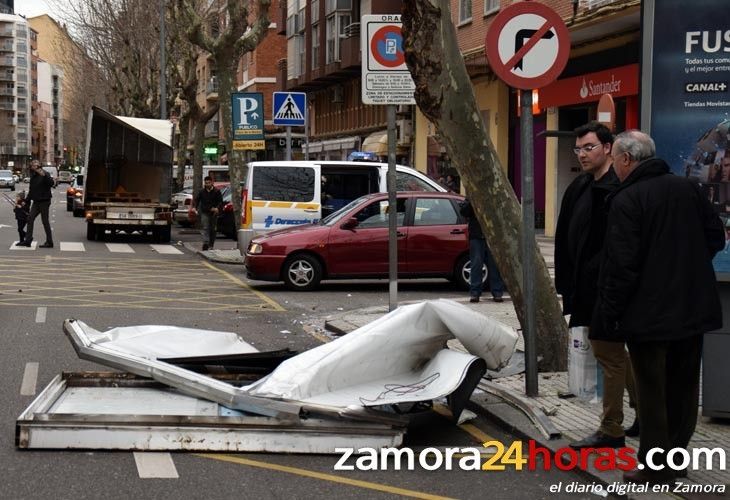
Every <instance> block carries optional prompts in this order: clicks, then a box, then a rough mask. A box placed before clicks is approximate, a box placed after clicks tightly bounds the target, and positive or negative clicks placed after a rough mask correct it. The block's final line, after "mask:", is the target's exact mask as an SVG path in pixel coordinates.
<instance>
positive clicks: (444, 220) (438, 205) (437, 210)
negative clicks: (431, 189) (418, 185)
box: [413, 198, 459, 226]
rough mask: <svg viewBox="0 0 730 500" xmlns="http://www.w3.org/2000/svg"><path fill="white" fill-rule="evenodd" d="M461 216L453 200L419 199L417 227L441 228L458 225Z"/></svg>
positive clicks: (414, 222)
mask: <svg viewBox="0 0 730 500" xmlns="http://www.w3.org/2000/svg"><path fill="white" fill-rule="evenodd" d="M458 220H459V216H458V215H457V214H456V210H454V205H452V204H451V200H449V199H444V198H419V199H418V200H416V214H415V217H414V220H413V225H415V226H439V225H446V224H456V223H457V222H458Z"/></svg>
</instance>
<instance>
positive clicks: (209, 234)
mask: <svg viewBox="0 0 730 500" xmlns="http://www.w3.org/2000/svg"><path fill="white" fill-rule="evenodd" d="M217 224H218V215H217V214H211V213H210V212H208V213H203V212H200V225H201V231H200V232H201V235H202V236H203V243H204V244H206V245H209V246H211V247H212V246H213V245H214V244H215V233H216V229H217V228H216V225H217Z"/></svg>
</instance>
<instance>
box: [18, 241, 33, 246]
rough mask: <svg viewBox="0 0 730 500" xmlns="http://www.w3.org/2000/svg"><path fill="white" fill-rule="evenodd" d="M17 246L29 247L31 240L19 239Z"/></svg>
mask: <svg viewBox="0 0 730 500" xmlns="http://www.w3.org/2000/svg"><path fill="white" fill-rule="evenodd" d="M15 246H16V247H29V246H30V241H19V242H17V243H16V244H15Z"/></svg>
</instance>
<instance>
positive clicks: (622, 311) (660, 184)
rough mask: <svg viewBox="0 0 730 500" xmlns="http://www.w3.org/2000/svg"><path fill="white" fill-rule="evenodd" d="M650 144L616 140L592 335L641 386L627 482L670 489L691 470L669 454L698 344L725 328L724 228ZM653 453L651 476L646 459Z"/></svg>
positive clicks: (686, 413) (685, 422)
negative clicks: (622, 350) (608, 342)
mask: <svg viewBox="0 0 730 500" xmlns="http://www.w3.org/2000/svg"><path fill="white" fill-rule="evenodd" d="M655 151H656V149H655V145H654V141H653V140H652V139H651V137H649V136H648V135H647V134H645V133H643V132H640V131H638V130H630V131H626V132H623V133H621V134H619V135H618V136H616V138H615V140H614V144H613V151H612V157H613V165H614V169H615V170H616V175H617V176H618V178H619V179H620V180H621V184H620V185H619V187H618V188H617V189H616V190H615V191H614V192H613V194H612V199H611V201H610V208H609V213H608V230H607V233H606V244H605V250H604V255H603V259H602V266H601V273H600V279H599V293H598V303H597V307H596V314H595V315H594V317H593V323H592V324H593V326H594V327H596V328H602V329H603V330H604V332H605V335H607V336H609V337H612V338H614V339H616V340H619V341H621V340H625V341H626V343H627V345H628V347H629V353H630V355H631V363H632V365H633V369H634V376H635V377H636V387H637V391H638V399H639V420H640V422H641V434H640V444H639V452H638V456H637V458H638V460H639V462H640V464H643V467H642V466H640V467H642V468H637V469H636V470H633V471H627V472H625V473H624V480H625V481H628V482H638V483H641V484H644V483H646V482H648V483H650V484H659V483H668V482H672V481H674V479H675V477H682V476H684V475H686V471H677V472H675V471H674V470H673V469H672V468H670V467H669V466H668V463H667V452H668V451H669V450H671V449H674V448H686V447H687V446H688V444H689V440H690V438H691V437H692V434H693V433H694V429H695V425H696V423H697V412H698V404H699V402H698V397H699V378H700V361H701V357H702V336H703V334H704V333H705V332H708V331H711V330H715V329H717V328H720V327H721V326H722V311H721V308H720V299H719V296H718V292H717V284H716V281H715V272H714V269H713V267H712V258H713V257H714V255H715V254H716V253H717V252H718V251H720V250H722V248H723V246H724V243H725V238H724V231H723V225H722V221H721V220H720V218H719V217H718V216H717V215H716V214H715V212H714V210H713V208H712V206H711V204H710V202H709V200H708V199H707V196H706V195H703V193H702V192H701V190H700V188H699V186H698V185H697V184H695V183H692V182H690V181H688V180H687V179H686V178H682V177H678V176H674V175H672V174H671V173H670V169H669V165H667V163H666V162H665V161H664V160H662V159H660V158H657V157H655ZM652 448H660V449H661V450H664V451H663V452H659V453H654V454H653V455H652V462H653V464H654V465H658V466H662V465H663V466H664V468H663V469H662V470H652V469H650V468H648V467H646V465H647V458H648V456H647V452H648V451H649V450H651V449H652Z"/></svg>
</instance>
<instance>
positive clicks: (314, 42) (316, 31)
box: [312, 24, 319, 69]
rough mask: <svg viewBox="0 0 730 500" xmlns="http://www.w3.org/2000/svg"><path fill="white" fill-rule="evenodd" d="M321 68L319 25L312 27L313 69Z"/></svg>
mask: <svg viewBox="0 0 730 500" xmlns="http://www.w3.org/2000/svg"><path fill="white" fill-rule="evenodd" d="M315 68H319V24H315V25H313V26H312V69H315Z"/></svg>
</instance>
